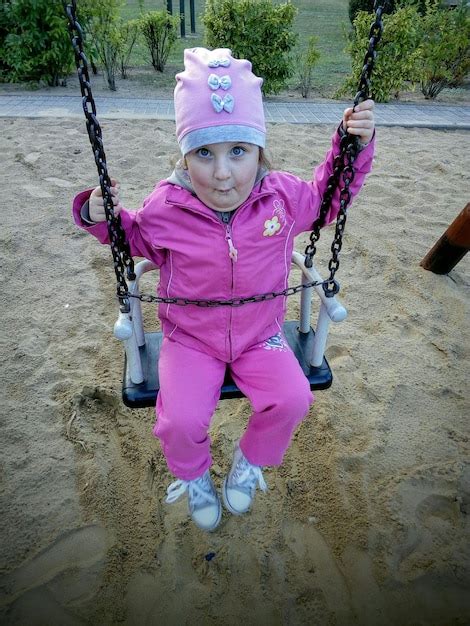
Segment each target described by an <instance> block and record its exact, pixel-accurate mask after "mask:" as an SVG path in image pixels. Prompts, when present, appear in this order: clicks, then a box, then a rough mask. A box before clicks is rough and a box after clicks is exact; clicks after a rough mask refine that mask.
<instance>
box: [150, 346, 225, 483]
mask: <svg viewBox="0 0 470 626" xmlns="http://www.w3.org/2000/svg"><path fill="white" fill-rule="evenodd" d="M225 368H226V365H225V363H224V362H223V361H219V360H218V359H215V358H214V357H211V356H209V355H207V354H204V353H203V352H200V351H198V350H194V349H193V348H188V347H186V346H183V345H181V344H180V343H177V342H176V341H172V340H171V339H167V338H165V339H164V340H163V345H162V349H161V353H160V359H159V367H158V372H159V376H160V392H159V394H158V397H157V405H156V414H157V421H156V423H155V427H154V429H153V433H154V435H155V437H157V438H158V439H159V440H160V442H161V446H162V450H163V454H164V455H165V458H166V461H167V464H168V468H169V469H170V471H171V472H172V473H173V474H174V475H175V476H176V477H177V478H181V479H182V480H192V479H194V478H198V477H199V476H201V475H202V474H203V473H204V472H205V471H206V470H207V469H208V468H209V467H210V465H211V462H212V458H211V454H210V437H209V434H208V430H209V426H210V423H211V418H212V415H213V414H214V411H215V408H216V406H217V402H218V400H219V398H220V388H221V386H222V383H223V380H224V375H225Z"/></svg>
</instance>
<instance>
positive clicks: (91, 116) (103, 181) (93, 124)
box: [65, 0, 135, 312]
mask: <svg viewBox="0 0 470 626" xmlns="http://www.w3.org/2000/svg"><path fill="white" fill-rule="evenodd" d="M65 10H66V13H67V18H68V22H69V23H68V28H69V34H70V38H71V41H72V47H73V51H74V55H75V65H76V66H77V74H78V80H79V83H80V91H81V93H82V107H83V112H84V113H85V117H86V127H87V131H88V137H89V139H90V143H91V146H92V149H93V155H94V157H95V163H96V167H97V168H98V176H99V181H100V187H101V192H102V194H103V202H104V210H105V214H106V223H107V226H108V234H109V239H110V242H111V253H112V255H113V264H114V272H115V274H116V279H117V286H116V292H117V296H118V299H119V303H120V308H121V311H123V312H128V311H129V310H130V306H129V298H128V295H129V294H128V288H127V282H126V274H127V278H128V280H134V279H135V274H134V261H133V259H132V256H131V254H130V249H129V245H128V243H127V241H126V236H125V232H124V230H123V228H122V226H121V219H120V217H119V216H115V215H114V205H113V199H112V195H111V180H110V178H109V175H108V168H107V165H106V155H105V152H104V147H103V139H102V135H101V126H100V124H99V122H98V119H97V117H96V106H95V101H94V100H93V95H92V93H91V84H90V76H89V73H88V59H87V58H86V55H85V53H84V51H83V30H82V27H81V26H80V24H79V23H78V21H77V18H76V0H72V4H69V5H67V6H66V8H65Z"/></svg>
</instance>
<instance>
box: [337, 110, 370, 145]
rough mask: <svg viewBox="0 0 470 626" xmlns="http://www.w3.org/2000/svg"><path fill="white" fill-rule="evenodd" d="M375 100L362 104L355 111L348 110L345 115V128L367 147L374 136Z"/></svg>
mask: <svg viewBox="0 0 470 626" xmlns="http://www.w3.org/2000/svg"><path fill="white" fill-rule="evenodd" d="M374 106H375V103H374V101H373V100H364V102H360V103H359V104H358V105H357V107H356V108H355V109H352V108H350V109H346V110H345V112H344V113H343V128H344V130H346V131H347V132H348V133H349V134H350V135H357V136H358V137H359V141H360V142H361V143H362V144H363V145H367V144H368V143H369V142H370V140H371V139H372V137H373V135H374V128H375V123H374Z"/></svg>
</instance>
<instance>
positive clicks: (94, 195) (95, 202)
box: [88, 178, 122, 222]
mask: <svg viewBox="0 0 470 626" xmlns="http://www.w3.org/2000/svg"><path fill="white" fill-rule="evenodd" d="M119 189H120V185H119V183H118V182H117V180H115V179H114V178H111V196H112V198H113V206H114V215H116V216H117V215H119V212H120V211H121V209H122V205H121V201H120V198H119ZM88 209H89V214H90V219H91V221H92V222H104V221H105V220H106V213H105V211H104V202H103V194H102V193H101V187H96V188H95V189H93V191H92V192H91V195H90V198H89V200H88Z"/></svg>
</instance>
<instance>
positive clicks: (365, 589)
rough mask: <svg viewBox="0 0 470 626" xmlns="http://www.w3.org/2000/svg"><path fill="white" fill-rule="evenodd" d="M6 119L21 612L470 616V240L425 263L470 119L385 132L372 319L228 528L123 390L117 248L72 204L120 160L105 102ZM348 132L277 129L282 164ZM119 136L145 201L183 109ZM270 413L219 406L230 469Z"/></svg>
mask: <svg viewBox="0 0 470 626" xmlns="http://www.w3.org/2000/svg"><path fill="white" fill-rule="evenodd" d="M0 127H1V134H0V145H1V152H2V158H3V163H4V167H3V168H2V170H1V172H0V177H1V182H2V226H1V229H0V233H1V240H2V245H1V251H0V255H1V257H0V258H1V267H2V282H3V285H4V295H5V304H4V307H3V311H2V324H1V337H0V342H1V347H2V354H3V366H2V370H1V372H2V373H1V384H2V388H3V389H4V394H5V395H4V402H3V403H2V410H1V428H2V430H1V432H2V437H1V444H0V449H1V483H0V485H1V487H0V497H1V510H2V515H1V522H0V523H1V531H0V532H1V535H0V545H1V567H2V569H1V579H0V588H1V589H2V592H3V593H2V599H1V600H0V620H1V622H2V623H4V624H12V625H13V624H15V625H26V624H27V625H28V626H39V625H48V626H49V625H60V626H68V625H75V624H93V625H97V624H100V625H101V624H103V625H111V624H118V623H124V624H129V625H136V626H137V625H139V626H142V625H146V624H147V625H156V624H165V625H166V624H175V625H183V624H189V623H191V624H201V625H206V624H207V625H216V624H224V625H232V624H233V625H238V624H240V623H245V624H249V625H251V624H256V625H257V626H258V625H264V624H266V625H269V626H276V625H293V626H296V625H304V624H305V625H306V624H309V625H312V624H313V625H316V624H318V625H321V626H325V625H345V626H349V625H354V624H367V625H374V626H375V625H378V624H380V625H395V624H396V625H400V626H408V625H409V626H418V625H420V626H421V625H422V626H424V625H426V626H429V625H436V626H438V625H439V626H448V625H451V624H452V625H454V624H455V625H457V624H458V625H460V626H463V625H464V624H468V623H470V593H469V592H470V541H469V537H470V532H469V531H470V523H469V510H470V461H469V452H470V443H469V437H470V432H469V415H470V397H469V395H470V394H469V384H468V383H469V370H470V368H469V348H470V331H469V284H470V255H467V257H465V258H464V259H463V260H462V261H461V262H460V263H459V264H458V265H457V266H456V267H455V269H454V270H452V272H451V273H450V274H449V275H448V276H437V275H434V274H432V273H430V272H426V271H424V270H423V269H422V268H421V267H420V266H419V262H420V260H421V259H422V257H423V256H424V255H425V253H426V252H427V251H428V249H429V248H430V247H431V246H432V245H433V244H434V242H435V241H436V239H437V238H438V237H439V236H440V235H441V234H442V233H443V232H444V230H445V229H446V228H447V226H448V224H449V223H450V222H451V221H452V220H453V219H454V218H455V216H456V215H457V214H458V213H459V212H460V211H461V210H462V208H463V207H464V206H465V204H466V203H467V202H468V200H469V189H468V171H469V166H470V160H469V152H468V146H469V134H468V133H464V132H458V133H457V132H451V131H447V132H444V131H440V132H437V131H432V130H416V129H408V130H403V129H380V130H379V132H378V147H377V157H376V163H375V168H374V171H373V173H372V174H371V175H370V177H369V179H368V181H367V184H366V186H365V188H364V189H363V191H362V193H361V195H360V197H359V198H357V200H356V201H355V203H354V205H353V207H352V208H351V211H350V214H349V219H348V226H347V236H346V240H345V244H344V248H343V252H342V256H341V260H342V262H341V268H340V281H341V284H342V291H341V299H342V301H343V303H344V304H345V306H346V307H347V309H348V312H349V316H348V319H347V320H346V321H345V322H343V323H342V324H340V325H337V326H335V327H334V328H332V332H331V336H330V341H329V346H328V352H327V355H328V357H329V360H330V363H331V365H332V367H333V369H334V375H335V380H334V383H333V386H332V388H331V389H330V390H328V391H323V392H318V393H317V401H316V403H315V404H314V406H313V407H312V409H311V411H310V414H309V416H308V418H307V420H306V421H305V422H304V423H303V424H302V425H301V427H300V428H299V430H298V432H297V433H296V435H295V438H294V441H293V443H292V446H291V448H290V449H289V451H288V453H287V455H286V458H285V462H284V464H283V465H282V466H281V467H279V468H270V469H268V470H267V471H266V473H265V475H266V480H267V482H268V485H269V491H268V493H266V494H260V495H258V496H257V499H256V504H255V507H254V509H253V512H252V513H250V514H248V515H246V516H244V517H241V518H236V517H233V516H231V515H229V514H227V513H225V514H224V517H223V521H222V524H221V526H220V528H219V529H218V530H217V531H216V532H215V533H212V534H205V533H203V532H202V531H200V530H198V529H197V528H195V527H194V526H193V524H192V523H191V522H190V521H189V520H188V518H187V515H186V504H185V503H184V502H181V503H178V504H175V505H172V506H168V505H164V504H163V503H162V500H163V497H164V494H165V489H166V486H167V484H168V482H169V481H170V480H171V476H170V474H169V472H168V470H167V468H166V465H165V462H164V458H163V456H162V453H161V451H160V448H159V445H158V443H157V442H156V441H155V440H154V439H153V437H152V435H151V429H152V425H153V420H154V415H153V411H152V410H151V409H148V410H137V411H131V410H129V409H127V408H126V407H124V406H123V405H122V403H121V400H120V378H121V368H122V350H121V345H120V344H119V343H118V342H117V341H116V340H114V338H113V337H112V327H113V323H114V320H115V316H116V306H115V300H114V278H113V272H112V268H111V264H110V254H109V251H108V249H107V248H105V247H100V246H99V244H98V243H97V242H96V241H94V240H93V239H92V238H91V237H88V236H87V235H86V234H85V233H83V232H81V231H79V230H77V229H76V228H75V227H74V225H73V224H72V221H71V217H70V204H71V199H72V197H73V196H74V194H75V193H76V192H78V191H79V190H81V189H83V188H85V187H89V186H93V185H94V184H95V181H96V172H95V169H94V163H93V158H92V155H91V151H90V147H89V144H88V138H87V137H86V135H85V133H84V125H83V122H81V121H80V120H60V121H54V120H49V119H48V120H27V119H1V120H0ZM332 131H333V128H329V127H306V126H287V125H275V126H271V127H270V128H269V133H270V139H271V141H270V145H271V154H272V157H273V161H274V163H275V165H276V166H277V167H280V168H283V169H287V170H289V171H292V172H294V173H296V174H299V175H301V176H304V177H307V176H309V173H310V170H311V167H312V166H313V165H314V164H315V163H316V162H318V161H319V160H321V158H322V156H323V154H324V153H325V151H326V149H327V147H328V145H329V135H330V134H331V132H332ZM103 133H104V137H105V145H106V151H107V157H108V164H109V168H110V172H111V173H112V174H113V175H114V176H116V177H118V178H119V179H120V180H121V181H122V189H123V196H124V200H125V203H126V205H127V206H129V207H137V206H138V205H139V203H140V201H141V200H142V198H143V197H144V196H145V195H147V193H148V192H149V191H150V190H151V189H152V187H153V184H154V183H155V181H156V180H158V179H160V178H162V177H164V176H166V175H167V174H168V172H169V167H170V166H169V155H173V154H174V153H175V143H174V138H173V124H172V123H170V122H155V121H109V122H105V123H103ZM331 237H332V232H331V230H330V229H328V230H326V231H325V232H324V233H323V238H322V245H321V247H320V251H319V253H318V257H319V259H320V260H322V259H323V260H322V261H321V262H320V263H319V269H321V268H322V266H324V264H325V263H324V262H325V260H326V259H327V258H328V247H329V243H330V242H331ZM298 243H299V245H298V249H299V250H303V248H304V247H305V243H306V236H303V237H301V238H299V242H298ZM292 280H293V282H297V280H298V277H297V276H295V275H294V276H293V279H292ZM149 288H151V287H149ZM297 313H298V301H297V300H296V299H295V298H294V299H291V301H290V316H291V317H293V316H295V315H297ZM146 317H147V319H148V323H149V324H150V325H152V324H154V322H153V317H154V316H153V310H151V305H150V310H149V311H148V312H147V314H146ZM249 412H250V408H249V405H248V403H247V401H246V400H230V401H226V402H223V403H221V404H220V405H219V407H218V409H217V412H216V415H215V418H214V423H213V428H212V439H213V452H214V458H215V465H214V468H213V471H214V477H215V481H216V483H217V485H220V483H221V481H222V479H223V476H224V475H225V472H226V471H227V469H228V467H229V463H230V454H231V449H232V445H233V442H234V441H235V440H236V439H237V437H238V436H239V435H240V433H241V432H242V429H243V427H244V424H245V423H246V420H247V418H248V416H249ZM211 553H213V558H212V559H210V560H208V559H209V558H210V557H208V555H210V554H211Z"/></svg>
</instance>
